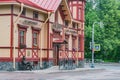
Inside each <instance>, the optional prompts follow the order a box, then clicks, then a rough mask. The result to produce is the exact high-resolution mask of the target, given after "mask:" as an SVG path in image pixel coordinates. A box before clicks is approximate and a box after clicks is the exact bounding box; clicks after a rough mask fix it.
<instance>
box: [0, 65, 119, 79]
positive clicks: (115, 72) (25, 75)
mask: <svg viewBox="0 0 120 80" xmlns="http://www.w3.org/2000/svg"><path fill="white" fill-rule="evenodd" d="M95 66H96V67H98V68H102V69H98V70H97V69H96V70H95V69H93V70H85V71H84V70H83V71H73V72H64V73H63V72H56V73H39V72H0V80H120V64H96V65H95ZM87 67H88V65H87Z"/></svg>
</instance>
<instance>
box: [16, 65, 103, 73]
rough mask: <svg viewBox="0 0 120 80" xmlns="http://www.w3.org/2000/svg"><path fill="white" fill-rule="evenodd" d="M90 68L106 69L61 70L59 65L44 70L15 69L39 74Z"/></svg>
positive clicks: (84, 69)
mask: <svg viewBox="0 0 120 80" xmlns="http://www.w3.org/2000/svg"><path fill="white" fill-rule="evenodd" d="M90 70H104V69H103V68H76V69H72V70H59V67H58V66H53V67H50V68H48V69H43V70H32V71H14V72H25V73H26V72H33V73H39V74H49V73H65V72H74V71H90Z"/></svg>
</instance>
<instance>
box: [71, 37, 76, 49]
mask: <svg viewBox="0 0 120 80" xmlns="http://www.w3.org/2000/svg"><path fill="white" fill-rule="evenodd" d="M72 50H73V51H76V37H75V36H72Z"/></svg>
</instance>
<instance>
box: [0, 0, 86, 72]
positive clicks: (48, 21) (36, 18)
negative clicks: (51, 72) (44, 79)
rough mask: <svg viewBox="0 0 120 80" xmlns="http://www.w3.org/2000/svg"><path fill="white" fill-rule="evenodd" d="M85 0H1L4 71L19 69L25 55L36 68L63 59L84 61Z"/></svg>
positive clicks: (0, 53)
mask: <svg viewBox="0 0 120 80" xmlns="http://www.w3.org/2000/svg"><path fill="white" fill-rule="evenodd" d="M84 7H85V0H0V12H1V13H0V26H1V27H0V70H7V69H9V68H15V69H18V67H19V66H18V63H19V62H20V61H21V58H22V57H23V56H26V60H27V61H29V62H31V63H32V64H34V65H35V69H40V68H47V67H50V66H54V65H58V63H59V61H60V60H63V59H66V60H68V59H72V60H75V64H76V66H77V67H83V62H84Z"/></svg>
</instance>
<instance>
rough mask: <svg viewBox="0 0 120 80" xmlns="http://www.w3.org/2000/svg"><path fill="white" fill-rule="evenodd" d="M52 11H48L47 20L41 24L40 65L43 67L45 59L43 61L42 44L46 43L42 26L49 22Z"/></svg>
mask: <svg viewBox="0 0 120 80" xmlns="http://www.w3.org/2000/svg"><path fill="white" fill-rule="evenodd" d="M51 13H52V12H48V17H47V19H46V20H45V22H44V23H43V24H42V25H41V36H40V37H41V45H40V48H41V49H40V67H41V68H42V63H43V61H42V57H43V55H42V48H43V47H42V45H43V43H44V41H42V35H43V34H42V28H43V27H44V25H45V24H46V23H47V21H48V20H49V18H50V17H51Z"/></svg>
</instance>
